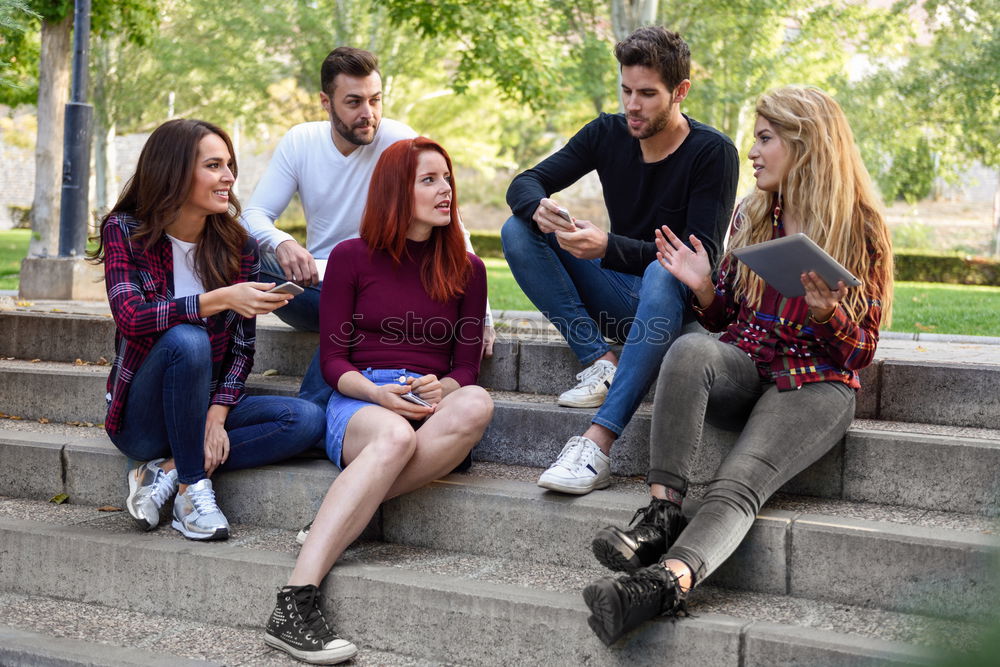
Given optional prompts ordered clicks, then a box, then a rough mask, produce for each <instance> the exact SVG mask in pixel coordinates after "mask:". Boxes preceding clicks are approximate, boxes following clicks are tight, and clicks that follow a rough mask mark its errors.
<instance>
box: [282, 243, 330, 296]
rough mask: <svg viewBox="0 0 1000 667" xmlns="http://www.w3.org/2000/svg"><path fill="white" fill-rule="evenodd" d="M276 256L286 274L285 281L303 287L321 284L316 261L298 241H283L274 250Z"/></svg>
mask: <svg viewBox="0 0 1000 667" xmlns="http://www.w3.org/2000/svg"><path fill="white" fill-rule="evenodd" d="M274 255H275V257H277V258H278V264H280V265H281V268H282V270H283V271H284V272H285V280H292V281H294V282H297V283H298V284H300V285H302V286H303V287H309V286H311V285H316V284H318V283H319V280H320V278H319V271H317V270H316V261H315V260H314V259H313V256H312V255H310V254H309V251H308V250H306V249H305V248H303V247H302V246H300V245H299V243H298V241H282V242H281V243H279V244H278V247H277V248H275V249H274Z"/></svg>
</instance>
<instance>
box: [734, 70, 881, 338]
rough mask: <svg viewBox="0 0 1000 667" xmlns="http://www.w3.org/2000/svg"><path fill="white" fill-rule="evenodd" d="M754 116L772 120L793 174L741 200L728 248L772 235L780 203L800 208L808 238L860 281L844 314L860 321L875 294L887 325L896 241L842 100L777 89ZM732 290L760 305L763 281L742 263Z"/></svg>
mask: <svg viewBox="0 0 1000 667" xmlns="http://www.w3.org/2000/svg"><path fill="white" fill-rule="evenodd" d="M757 115H758V116H761V117H763V118H765V119H766V120H767V121H768V122H769V123H770V124H771V128H772V129H773V130H774V132H775V134H777V135H778V137H779V138H780V139H781V142H782V144H783V145H784V146H785V148H786V150H787V151H788V164H789V168H788V173H787V175H786V176H785V178H784V181H783V183H782V185H781V191H780V192H778V193H773V192H765V191H763V190H759V189H755V190H754V192H753V193H752V194H751V195H749V196H748V197H747V198H746V199H744V200H743V202H742V203H741V204H740V207H739V210H738V212H737V224H738V228H737V230H736V231H735V232H734V233H733V237H732V239H731V240H730V243H729V250H730V251H731V250H732V249H733V248H740V247H743V246H747V245H752V244H754V243H761V242H763V241H768V240H770V239H771V236H772V216H773V212H774V209H775V207H776V206H778V205H779V202H781V203H783V204H784V205H785V206H787V207H789V208H791V209H793V210H794V211H795V212H796V215H797V216H798V217H799V219H800V220H801V222H802V231H803V232H805V234H806V235H807V236H808V237H809V238H810V239H812V240H813V241H814V242H815V243H816V244H817V245H819V246H820V247H821V248H823V249H824V250H826V252H828V253H829V254H830V255H831V256H832V257H834V258H835V259H836V260H837V261H838V262H840V263H841V264H843V265H844V266H845V267H847V269H848V270H849V271H850V272H851V273H853V274H854V275H855V276H857V277H858V278H859V279H860V280H861V283H862V284H861V285H860V286H859V287H857V288H852V289H851V290H849V291H848V293H847V297H846V298H845V299H844V301H843V302H842V303H841V306H842V307H843V308H844V309H845V310H846V312H847V315H848V316H849V317H850V318H851V319H852V320H854V321H855V322H860V321H861V319H862V317H863V316H864V314H865V312H866V311H867V309H868V303H867V301H868V298H869V296H870V298H872V299H878V300H880V301H881V305H882V323H886V324H888V323H889V322H890V321H891V315H892V271H893V262H892V242H891V240H890V238H889V231H888V229H887V228H886V225H885V219H884V218H883V217H882V213H881V210H880V205H879V200H878V197H877V196H876V194H875V190H874V188H873V187H872V183H871V178H870V177H869V176H868V172H867V171H866V170H865V166H864V164H863V163H862V162H861V154H860V153H859V152H858V147H857V146H856V145H855V143H854V135H853V133H852V132H851V128H850V126H849V125H848V124H847V118H846V117H845V116H844V112H843V110H841V108H840V105H838V104H837V103H836V102H835V101H834V100H833V98H831V97H830V96H829V95H827V94H826V93H824V92H823V91H821V90H819V89H817V88H802V87H787V88H778V89H777V90H772V91H771V92H768V93H765V94H764V95H763V96H761V98H760V99H759V100H758V101H757ZM734 290H735V295H736V296H737V298H740V297H742V298H745V299H746V300H747V303H748V304H749V305H750V306H751V307H755V308H756V307H759V305H760V301H761V297H762V296H763V294H764V281H763V280H762V279H761V278H760V276H758V275H757V274H755V273H754V272H752V271H751V270H750V269H749V267H747V266H746V265H745V264H739V268H738V269H737V272H736V276H735V281H734Z"/></svg>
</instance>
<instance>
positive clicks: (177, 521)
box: [171, 479, 229, 540]
mask: <svg viewBox="0 0 1000 667" xmlns="http://www.w3.org/2000/svg"><path fill="white" fill-rule="evenodd" d="M171 525H172V526H173V527H174V528H176V529H177V530H178V531H180V533H181V535H183V536H184V537H186V538H188V539H191V540H228V539H229V522H228V521H227V520H226V516H225V515H224V514H223V513H222V510H220V509H219V506H218V505H216V504H215V491H213V490H212V480H210V479H203V480H201V481H200V482H197V483H195V484H192V485H191V486H189V487H188V488H187V490H186V491H185V492H184V493H178V494H177V497H176V498H174V521H173V523H172V524H171Z"/></svg>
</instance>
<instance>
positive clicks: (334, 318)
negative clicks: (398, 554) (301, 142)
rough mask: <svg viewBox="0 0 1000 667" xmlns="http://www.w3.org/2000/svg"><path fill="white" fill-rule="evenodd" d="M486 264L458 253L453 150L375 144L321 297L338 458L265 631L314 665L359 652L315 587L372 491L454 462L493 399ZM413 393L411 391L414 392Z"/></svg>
mask: <svg viewBox="0 0 1000 667" xmlns="http://www.w3.org/2000/svg"><path fill="white" fill-rule="evenodd" d="M485 312H486V269H485V266H484V265H483V263H482V260H480V259H479V258H478V257H476V256H475V255H473V254H471V253H468V252H466V250H465V241H464V238H463V236H462V231H461V228H460V227H459V225H458V210H457V202H456V195H455V185H454V181H453V179H452V166H451V159H450V158H449V157H448V154H447V153H446V152H445V150H444V149H443V148H442V147H441V146H439V145H438V144H436V143H434V142H433V141H431V140H429V139H426V138H423V137H417V138H415V139H404V140H402V141H398V142H396V143H394V144H393V145H392V146H390V147H389V148H387V149H386V150H385V152H384V153H382V156H381V158H380V159H379V162H378V164H377V165H376V167H375V172H374V174H373V175H372V180H371V185H370V187H369V190H368V203H367V205H366V207H365V212H364V216H363V218H362V222H361V238H359V239H351V240H348V241H343V242H342V243H340V244H339V245H337V246H336V247H335V248H334V249H333V252H332V253H331V254H330V261H329V263H328V264H327V269H326V275H325V277H324V280H323V293H322V296H321V302H320V357H321V364H322V368H323V377H324V378H325V379H326V381H327V383H328V384H329V385H330V386H331V387H333V388H334V392H333V395H332V396H331V398H330V402H329V404H328V406H327V435H326V451H327V455H328V456H329V457H330V460H331V461H333V462H334V463H335V464H337V465H338V466H340V467H341V468H342V472H341V473H340V474H339V475H338V476H337V478H336V480H334V482H333V484H332V485H331V486H330V490H329V491H328V492H327V494H326V497H325V498H324V499H323V504H322V505H321V507H320V509H319V512H318V513H317V515H316V518H315V519H314V520H313V523H312V525H311V528H310V529H309V531H308V536H307V537H306V538H305V542H304V544H303V546H302V551H301V552H300V553H299V558H298V560H297V561H296V563H295V570H294V571H293V572H292V576H291V578H290V579H289V581H288V585H287V586H286V587H284V588H283V589H282V590H281V591H280V592H279V593H278V599H277V604H276V606H275V609H274V613H273V614H272V615H271V618H270V620H269V621H268V624H267V630H266V633H265V636H264V639H265V641H266V642H267V643H268V644H269V645H270V646H273V647H275V648H279V649H281V650H283V651H286V652H288V653H290V654H291V655H293V656H295V657H296V658H299V659H300V660H305V661H306V662H315V663H319V664H332V663H334V662H340V661H342V660H347V659H348V658H350V657H351V656H353V655H354V654H355V653H356V652H357V648H356V647H355V646H354V644H352V643H351V642H349V641H347V640H344V639H340V638H339V637H338V636H337V635H336V633H334V631H333V630H332V629H331V628H330V627H329V626H328V625H327V623H326V621H325V620H324V617H323V612H322V609H321V607H320V593H319V589H318V586H319V584H320V582H321V581H322V580H323V577H325V576H326V574H327V572H328V571H329V570H330V568H331V567H332V566H333V564H334V562H336V560H337V559H338V558H339V557H340V555H341V553H343V551H344V549H346V548H347V546H348V545H349V544H350V543H351V542H353V541H354V540H355V539H356V538H357V537H358V535H360V534H361V531H362V530H363V529H364V527H365V526H367V525H368V522H369V521H370V520H371V518H372V515H373V514H374V513H375V510H376V509H378V506H379V504H380V503H382V502H383V501H385V500H388V499H390V498H394V497H395V496H399V495H402V494H404V493H408V492H410V491H413V490H414V489H418V488H420V487H422V486H424V485H425V484H427V483H428V482H430V481H432V480H434V479H437V478H439V477H441V476H443V475H445V474H447V473H448V472H449V471H451V470H452V469H454V468H455V466H456V465H458V464H459V463H460V462H461V461H462V460H463V459H464V458H465V457H466V455H467V454H468V452H469V451H470V450H471V449H472V447H473V446H474V445H475V444H476V443H477V442H478V441H479V438H480V437H481V436H482V434H483V431H484V430H485V429H486V426H487V424H488V423H489V420H490V418H491V416H492V414H493V402H492V400H491V399H490V397H489V394H487V393H486V391H485V390H484V389H482V387H478V386H476V385H475V384H474V383H475V381H476V379H477V376H478V373H479V360H480V358H481V350H482V331H483V316H484V315H485ZM412 400H416V401H417V402H411V401H412Z"/></svg>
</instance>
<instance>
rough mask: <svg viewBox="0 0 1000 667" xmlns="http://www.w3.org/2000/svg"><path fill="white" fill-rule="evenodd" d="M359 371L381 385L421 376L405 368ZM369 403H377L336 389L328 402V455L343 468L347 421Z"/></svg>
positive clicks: (398, 382)
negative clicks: (403, 378)
mask: <svg viewBox="0 0 1000 667" xmlns="http://www.w3.org/2000/svg"><path fill="white" fill-rule="evenodd" d="M359 372H360V373H361V374H362V375H364V376H365V377H366V378H368V379H369V380H371V381H372V382H374V383H375V384H377V385H380V386H381V385H386V384H402V383H401V382H400V381H399V378H400V377H401V376H402V377H409V378H418V377H420V376H421V375H420V374H419V373H411V372H410V371H408V370H406V369H405V368H393V369H378V370H375V369H372V368H366V369H365V370H363V371H359ZM367 405H375V403H370V402H369V401H363V400H361V399H360V398H351V397H350V396H344V395H343V394H341V393H340V392H339V391H337V390H336V389H334V390H333V393H332V394H331V395H330V401H329V402H328V403H327V404H326V455H327V456H328V457H329V458H330V460H331V461H333V463H334V465H336V466H337V467H338V468H341V469H343V467H344V466H343V465H341V462H340V457H341V455H342V454H343V450H344V434H345V433H346V432H347V423H348V422H349V421H351V417H353V416H354V413H356V412H357V411H358V410H360V409H361V408H363V407H365V406H367Z"/></svg>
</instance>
